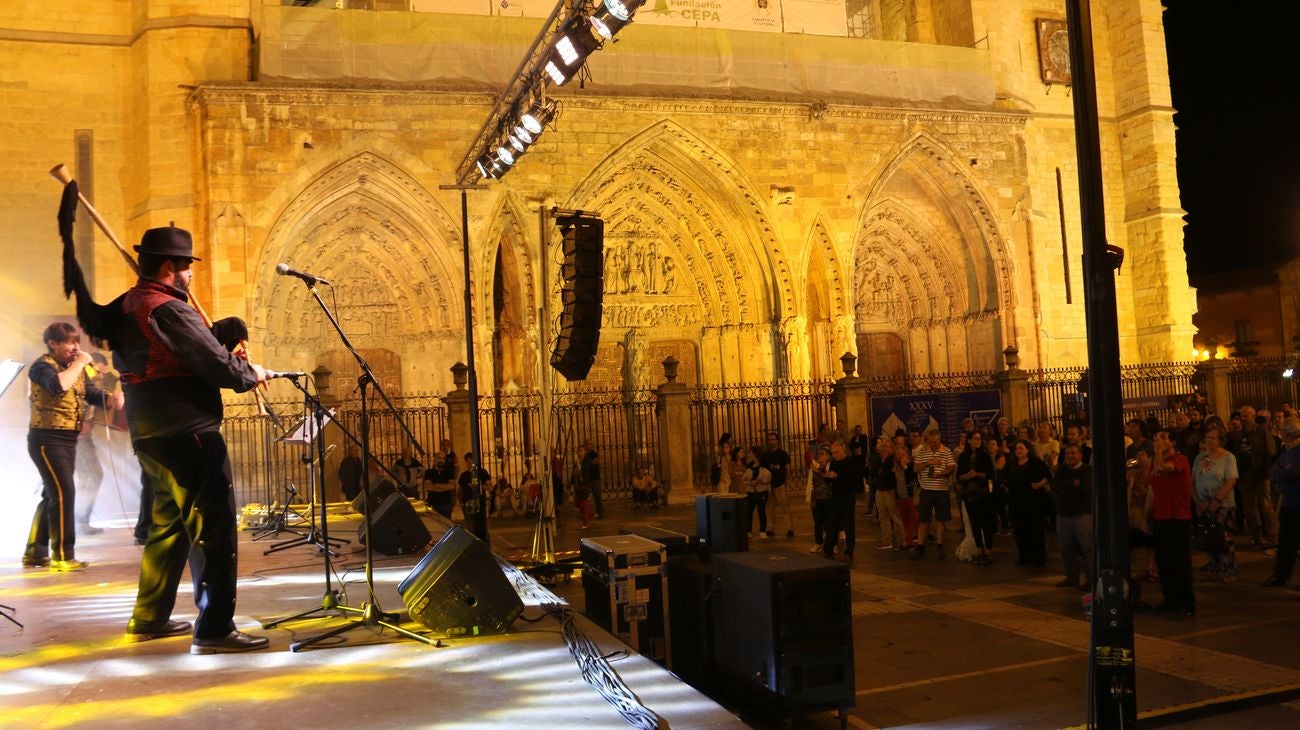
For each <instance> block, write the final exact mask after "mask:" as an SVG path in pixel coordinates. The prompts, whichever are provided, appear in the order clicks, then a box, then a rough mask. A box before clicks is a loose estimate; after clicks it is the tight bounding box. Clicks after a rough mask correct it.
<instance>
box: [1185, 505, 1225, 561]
mask: <svg viewBox="0 0 1300 730" xmlns="http://www.w3.org/2000/svg"><path fill="white" fill-rule="evenodd" d="M1224 530H1225V528H1224V526H1223V523H1222V522H1219V521H1218V520H1217V519H1215V516H1214V515H1213V514H1211V513H1210V512H1202V513H1201V514H1200V516H1199V517H1198V518H1197V519H1196V526H1195V527H1194V528H1193V530H1192V548H1193V549H1195V550H1202V551H1204V552H1207V553H1213V552H1219V551H1222V550H1223V548H1224V547H1225V545H1226V544H1227V543H1226V534H1225V532H1224Z"/></svg>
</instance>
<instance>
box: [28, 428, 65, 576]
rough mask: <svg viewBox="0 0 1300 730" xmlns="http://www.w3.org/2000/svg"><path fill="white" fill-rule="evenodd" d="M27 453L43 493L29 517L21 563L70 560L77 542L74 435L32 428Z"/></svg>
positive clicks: (60, 430)
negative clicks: (29, 530)
mask: <svg viewBox="0 0 1300 730" xmlns="http://www.w3.org/2000/svg"><path fill="white" fill-rule="evenodd" d="M27 453H28V454H29V455H30V456H31V457H32V463H34V464H36V470H37V471H39V472H40V473H41V482H42V483H43V485H44V489H43V490H42V492H41V501H40V502H38V503H37V504H36V513H35V514H34V515H32V529H31V532H29V533H28V534H27V550H26V551H25V552H24V553H23V559H24V560H26V561H28V562H33V561H39V560H43V559H45V558H47V557H48V558H51V559H53V560H72V559H73V558H74V557H76V553H75V551H76V548H75V546H76V542H77V521H76V497H77V490H76V487H75V485H74V484H73V481H72V474H73V472H74V471H76V468H77V432H76V431H72V430H62V429H44V428H33V429H31V430H30V431H28V432H27Z"/></svg>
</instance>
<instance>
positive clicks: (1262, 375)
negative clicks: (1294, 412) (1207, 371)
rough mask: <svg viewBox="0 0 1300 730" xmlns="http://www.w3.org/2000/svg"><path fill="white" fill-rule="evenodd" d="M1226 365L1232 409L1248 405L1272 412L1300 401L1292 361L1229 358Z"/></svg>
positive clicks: (1294, 362) (1293, 362)
mask: <svg viewBox="0 0 1300 730" xmlns="http://www.w3.org/2000/svg"><path fill="white" fill-rule="evenodd" d="M1228 364H1229V369H1228V389H1229V394H1230V397H1231V398H1232V405H1233V407H1234V408H1236V407H1239V406H1243V405H1247V404H1249V405H1252V406H1255V407H1256V408H1267V409H1269V410H1273V409H1275V408H1278V407H1279V406H1281V405H1283V404H1286V403H1289V404H1291V405H1292V406H1295V405H1296V403H1297V402H1298V401H1300V389H1297V386H1296V381H1295V377H1294V368H1295V365H1296V361H1295V359H1294V358H1255V357H1252V358H1232V359H1231V360H1229V361H1228Z"/></svg>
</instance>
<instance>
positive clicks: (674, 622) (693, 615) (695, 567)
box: [668, 553, 713, 691]
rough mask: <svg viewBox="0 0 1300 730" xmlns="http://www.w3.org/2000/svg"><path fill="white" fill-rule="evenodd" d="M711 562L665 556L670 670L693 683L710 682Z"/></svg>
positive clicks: (700, 685)
mask: <svg viewBox="0 0 1300 730" xmlns="http://www.w3.org/2000/svg"><path fill="white" fill-rule="evenodd" d="M712 592H713V568H712V563H709V562H706V561H704V560H702V559H701V558H698V557H695V556H687V557H684V558H682V559H680V560H674V559H672V557H671V553H670V557H669V560H668V618H669V625H670V627H671V629H672V650H673V671H674V672H675V673H676V674H677V676H679V677H681V678H682V679H684V680H686V682H688V683H689V684H690V685H691V686H692V687H695V688H696V689H698V690H701V691H707V690H709V689H711V688H712V686H713V613H712V611H710V610H709V598H710V594H711V593H712Z"/></svg>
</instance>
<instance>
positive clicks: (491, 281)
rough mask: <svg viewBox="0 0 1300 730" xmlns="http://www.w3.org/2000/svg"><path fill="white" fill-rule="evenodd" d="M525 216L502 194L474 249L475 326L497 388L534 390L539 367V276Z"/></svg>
mask: <svg viewBox="0 0 1300 730" xmlns="http://www.w3.org/2000/svg"><path fill="white" fill-rule="evenodd" d="M525 215H526V213H525V211H524V208H523V206H521V205H520V204H519V200H518V199H517V197H516V196H514V195H512V194H510V193H506V194H504V195H502V196H501V197H500V198H499V199H498V200H497V204H496V208H495V211H494V212H493V214H492V215H491V216H490V217H489V221H490V224H489V226H488V228H487V237H486V239H485V240H484V245H482V246H479V247H478V248H477V249H476V250H477V251H478V259H477V260H476V262H475V265H474V267H475V269H476V270H477V271H478V272H480V273H479V274H478V275H477V276H476V277H475V279H474V284H473V286H474V298H473V299H474V302H475V305H474V308H475V310H476V311H475V321H476V322H478V323H480V324H481V325H483V329H484V330H486V333H485V335H484V339H485V340H488V341H490V342H491V343H492V355H493V356H492V363H491V372H492V377H491V380H490V382H492V383H494V384H495V386H497V387H505V386H506V385H507V384H508V382H507V381H513V383H514V384H515V385H516V386H530V385H532V384H533V383H534V382H535V377H536V374H535V369H536V368H537V366H538V352H539V350H538V332H537V321H536V320H537V316H536V312H537V305H536V299H537V292H536V286H535V282H537V281H539V279H540V277H537V276H534V272H533V259H534V257H533V256H532V255H531V248H530V246H529V242H528V237H527V235H526V234H525V232H524V230H525V229H524V226H523V220H524V216H525ZM479 282H482V283H479ZM498 310H500V311H499V312H498ZM498 315H500V317H502V318H504V319H505V320H506V321H501V319H499V318H498Z"/></svg>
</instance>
